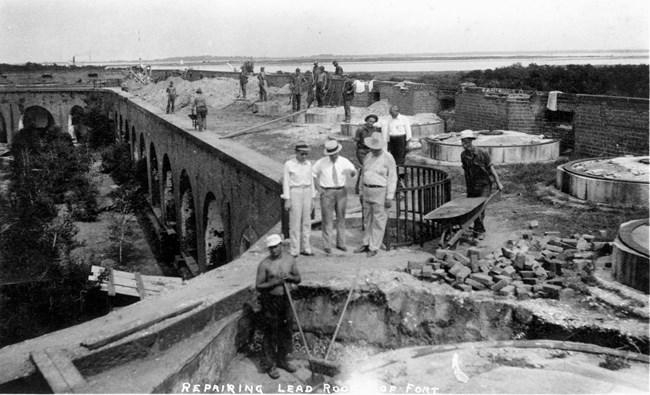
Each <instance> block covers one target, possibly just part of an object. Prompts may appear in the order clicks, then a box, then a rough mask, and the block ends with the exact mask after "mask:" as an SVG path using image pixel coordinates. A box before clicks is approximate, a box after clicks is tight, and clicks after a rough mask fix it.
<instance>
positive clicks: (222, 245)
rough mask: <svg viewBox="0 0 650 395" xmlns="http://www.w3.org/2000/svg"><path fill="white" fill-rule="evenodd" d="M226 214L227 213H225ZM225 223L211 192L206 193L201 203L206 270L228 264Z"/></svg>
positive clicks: (222, 212)
mask: <svg viewBox="0 0 650 395" xmlns="http://www.w3.org/2000/svg"><path fill="white" fill-rule="evenodd" d="M225 214H227V213H225ZM227 230H228V229H227V222H226V221H224V210H222V207H221V206H220V204H219V202H218V201H217V199H216V197H215V196H214V194H213V193H212V192H208V193H207V194H206V196H205V200H204V203H203V234H204V241H205V242H204V246H205V265H206V267H207V269H208V270H209V269H213V268H216V267H219V266H223V265H225V264H226V263H228V262H229V257H230V256H231V254H230V253H229V251H228V245H229V244H228V239H229V237H228V236H229V235H228V234H227Z"/></svg>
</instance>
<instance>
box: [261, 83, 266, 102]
mask: <svg viewBox="0 0 650 395" xmlns="http://www.w3.org/2000/svg"><path fill="white" fill-rule="evenodd" d="M266 100H268V95H267V93H266V87H265V86H264V85H260V101H266Z"/></svg>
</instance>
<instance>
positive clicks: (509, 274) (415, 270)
mask: <svg viewBox="0 0 650 395" xmlns="http://www.w3.org/2000/svg"><path fill="white" fill-rule="evenodd" d="M594 239H595V237H594V236H591V235H574V236H573V237H570V238H561V237H560V235H559V232H545V235H544V236H533V235H531V234H529V233H525V234H524V235H523V236H522V237H521V238H520V239H519V240H509V241H508V242H506V243H505V244H504V246H503V247H502V248H500V249H497V250H495V251H494V252H492V253H487V251H486V250H485V249H481V248H477V247H471V248H469V249H468V250H467V253H466V254H463V253H461V252H460V251H453V250H445V249H438V250H437V251H436V252H435V256H434V257H432V258H430V259H429V260H428V261H427V262H409V263H408V268H407V271H408V272H409V273H411V275H413V276H415V277H418V278H420V279H422V280H425V281H444V282H446V283H448V284H450V285H451V286H453V287H454V288H457V289H459V290H462V291H468V292H469V291H473V290H474V291H483V290H490V291H492V292H495V293H496V294H498V295H502V296H512V297H515V296H516V297H517V298H518V299H522V300H526V299H531V298H554V299H560V300H566V299H570V298H571V297H572V296H573V295H574V290H573V289H572V288H568V287H566V284H565V281H564V280H563V279H562V270H563V269H570V270H585V269H588V268H590V267H592V265H593V258H594V257H595V252H594V249H596V248H600V247H602V246H601V244H602V245H604V244H607V243H604V242H602V243H599V242H596V241H595V240H594Z"/></svg>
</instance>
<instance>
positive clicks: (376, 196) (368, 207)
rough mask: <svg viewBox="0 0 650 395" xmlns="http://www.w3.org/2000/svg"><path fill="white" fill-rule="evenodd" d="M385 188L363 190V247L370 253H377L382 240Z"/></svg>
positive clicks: (384, 227)
mask: <svg viewBox="0 0 650 395" xmlns="http://www.w3.org/2000/svg"><path fill="white" fill-rule="evenodd" d="M385 202H386V188H367V187H364V189H363V226H364V229H365V230H364V232H363V245H366V246H368V249H369V250H370V251H378V250H379V248H381V244H382V242H383V240H384V232H385V231H386V222H387V221H388V212H387V210H386V207H385V206H384V204H385Z"/></svg>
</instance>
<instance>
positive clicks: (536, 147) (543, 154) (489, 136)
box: [422, 130, 560, 165]
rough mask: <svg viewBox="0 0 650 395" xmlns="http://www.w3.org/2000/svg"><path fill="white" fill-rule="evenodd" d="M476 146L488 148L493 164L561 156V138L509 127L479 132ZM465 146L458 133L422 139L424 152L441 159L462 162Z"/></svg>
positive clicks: (544, 160)
mask: <svg viewBox="0 0 650 395" xmlns="http://www.w3.org/2000/svg"><path fill="white" fill-rule="evenodd" d="M476 136H477V138H476V140H474V146H476V147H480V148H483V149H485V150H487V151H488V153H489V154H490V157H491V158H492V163H494V164H505V163H534V162H548V161H553V160H555V159H557V158H558V157H559V156H560V142H559V140H553V139H546V138H544V136H541V135H531V134H526V133H521V132H515V131H510V130H494V131H487V130H482V131H478V132H476ZM462 152H463V146H462V144H461V141H460V137H458V136H455V135H443V136H435V137H432V138H424V139H423V140H422V153H423V154H424V155H425V156H427V157H429V158H431V159H435V160H439V161H441V162H449V163H451V164H454V163H456V164H458V165H460V154H461V153H462Z"/></svg>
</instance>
